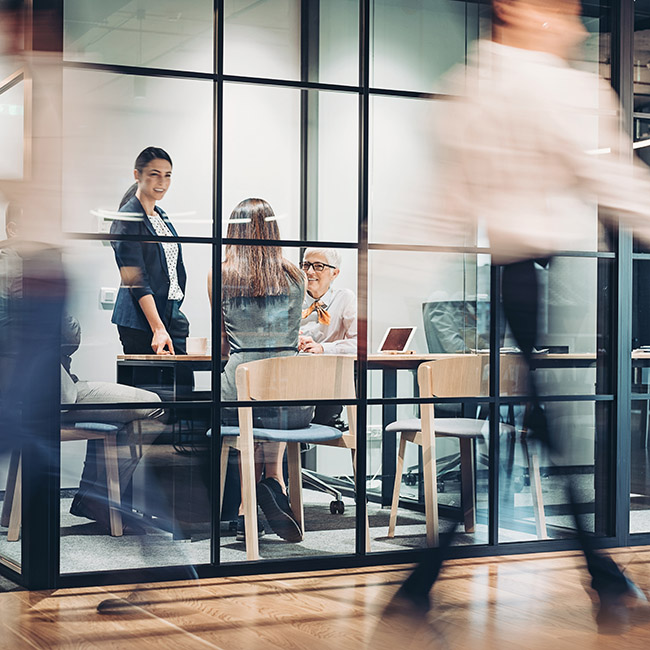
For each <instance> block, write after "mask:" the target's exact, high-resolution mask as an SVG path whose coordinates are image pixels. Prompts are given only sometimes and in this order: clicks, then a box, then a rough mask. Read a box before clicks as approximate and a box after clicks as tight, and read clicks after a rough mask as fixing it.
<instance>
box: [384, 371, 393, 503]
mask: <svg viewBox="0 0 650 650" xmlns="http://www.w3.org/2000/svg"><path fill="white" fill-rule="evenodd" d="M381 388H382V397H397V370H395V369H393V368H390V369H388V368H385V369H384V370H382V377H381ZM381 419H382V427H383V436H382V444H381V468H382V472H381V505H382V507H384V506H390V504H391V501H392V499H393V485H394V483H395V467H396V465H397V434H396V433H386V427H387V426H388V425H389V424H390V423H391V422H395V420H396V419H397V406H396V405H395V404H384V405H383V406H382V416H381Z"/></svg>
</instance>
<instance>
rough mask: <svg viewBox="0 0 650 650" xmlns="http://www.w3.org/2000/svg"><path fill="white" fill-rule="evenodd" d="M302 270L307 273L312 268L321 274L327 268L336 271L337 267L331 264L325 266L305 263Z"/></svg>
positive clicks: (316, 263) (321, 263)
mask: <svg viewBox="0 0 650 650" xmlns="http://www.w3.org/2000/svg"><path fill="white" fill-rule="evenodd" d="M300 266H301V267H302V270H303V271H304V272H305V273H307V271H309V267H310V266H311V267H312V269H314V271H316V273H320V272H321V271H324V270H325V267H327V268H328V269H335V268H336V267H335V266H332V265H331V264H323V262H303V263H302V264H301V265H300Z"/></svg>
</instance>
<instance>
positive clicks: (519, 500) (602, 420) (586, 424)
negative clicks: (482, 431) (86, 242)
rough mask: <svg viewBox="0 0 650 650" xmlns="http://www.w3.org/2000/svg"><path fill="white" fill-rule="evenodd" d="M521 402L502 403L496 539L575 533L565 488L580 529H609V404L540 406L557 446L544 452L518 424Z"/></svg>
mask: <svg viewBox="0 0 650 650" xmlns="http://www.w3.org/2000/svg"><path fill="white" fill-rule="evenodd" d="M526 409H527V405H526V404H525V403H521V404H514V405H512V406H508V407H502V411H501V421H502V423H503V424H502V425H501V426H502V433H501V439H500V450H501V455H500V479H499V481H500V483H499V485H500V502H499V541H500V542H515V541H524V540H534V539H545V538H546V537H549V538H551V539H561V538H565V537H572V536H573V535H574V534H575V532H574V531H575V522H574V520H573V516H572V514H571V508H570V504H569V501H568V488H569V486H572V489H573V491H574V494H575V495H576V501H577V510H578V512H579V513H580V515H581V523H582V526H583V527H584V528H585V530H587V531H589V532H593V533H595V534H596V535H599V536H602V535H607V534H610V526H611V522H610V521H609V518H608V513H609V512H610V510H609V508H610V498H612V494H613V493H612V491H611V490H612V484H611V476H610V467H611V456H610V454H609V452H608V451H607V450H608V449H609V443H610V441H609V431H610V421H609V417H610V414H611V407H610V405H609V404H608V403H605V402H601V403H595V404H594V403H590V402H556V403H547V404H545V405H544V409H545V411H546V415H547V418H548V423H549V428H550V429H551V431H552V435H553V436H554V438H555V439H556V440H559V441H560V449H559V451H558V452H557V453H555V454H553V455H552V456H549V454H548V452H547V451H546V450H545V448H542V447H541V446H540V445H539V443H538V442H537V441H536V440H534V439H532V438H529V437H526V435H525V430H524V429H523V421H524V418H525V414H526Z"/></svg>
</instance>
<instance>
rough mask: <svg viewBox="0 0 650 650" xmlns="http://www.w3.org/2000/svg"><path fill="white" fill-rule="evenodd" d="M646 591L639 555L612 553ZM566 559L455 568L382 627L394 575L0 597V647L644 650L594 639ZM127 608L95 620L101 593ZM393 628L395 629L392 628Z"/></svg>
mask: <svg viewBox="0 0 650 650" xmlns="http://www.w3.org/2000/svg"><path fill="white" fill-rule="evenodd" d="M612 555H613V556H614V557H615V558H616V560H617V561H618V562H619V564H620V565H621V566H623V567H627V569H626V570H627V573H628V575H629V576H630V577H632V578H633V579H634V580H635V581H636V582H637V583H638V584H639V585H640V586H641V587H642V588H643V589H645V590H650V568H649V567H650V548H648V547H644V548H636V549H619V550H616V551H612ZM582 566H583V565H582V561H581V558H580V555H578V554H576V553H562V554H557V553H556V554H545V555H541V554H540V555H528V556H515V557H507V558H488V559H482V560H456V561H452V562H449V563H448V564H447V565H445V568H444V570H443V573H442V575H441V577H440V580H439V581H438V583H437V584H436V587H435V589H434V592H433V608H432V611H431V615H430V617H429V619H428V620H427V621H426V622H425V623H424V624H423V625H421V626H420V628H419V629H415V627H416V626H414V625H413V624H412V621H410V620H408V619H407V620H406V621H404V620H392V619H391V620H390V621H389V622H388V624H386V623H382V620H383V621H386V619H382V617H381V613H382V610H383V608H384V607H385V605H386V604H387V602H388V601H389V599H390V598H391V596H392V595H393V594H394V592H395V590H396V589H397V587H398V585H399V584H400V582H401V581H402V580H403V579H404V577H405V575H407V570H405V569H404V567H380V568H370V569H354V570H345V571H328V572H319V573H311V574H307V575H297V574H284V575H274V576H264V577H260V578H257V577H244V578H220V579H211V580H201V581H200V582H196V583H189V582H183V583H164V584H152V585H140V586H139V587H138V588H137V590H136V591H134V590H133V589H132V588H130V587H92V588H79V589H61V590H57V591H51V592H50V591H48V592H26V591H10V592H5V593H0V626H1V629H0V648H11V649H12V650H13V649H20V648H57V649H59V648H79V649H81V648H83V649H89V650H91V649H94V648H102V649H103V648H116V649H117V648H137V649H138V650H139V649H140V648H142V649H144V650H146V649H148V648H152V649H156V650H161V649H163V648H173V649H180V650H182V649H185V648H188V649H194V648H218V649H220V650H258V649H259V650H262V649H263V650H274V649H276V648H282V649H289V650H303V649H304V650H321V649H326V648H327V649H329V648H333V649H336V650H347V649H348V648H349V649H354V650H356V649H364V648H368V649H370V648H372V649H373V650H383V649H384V648H385V649H386V650H406V648H411V647H412V648H417V649H418V650H425V649H426V648H445V649H448V648H453V649H455V648H472V649H492V648H494V649H497V648H498V649H499V650H502V649H505V650H507V649H513V650H515V649H517V650H520V649H522V648H525V649H528V648H530V649H536V648H539V649H540V650H541V649H542V648H544V649H545V650H546V649H549V648H550V649H551V650H562V649H564V648H567V649H570V650H589V649H591V648H602V649H605V648H607V649H608V650H610V649H611V650H617V649H619V648H620V649H626V650H627V649H631V650H634V649H636V648H638V649H639V650H641V649H643V650H646V649H647V648H650V620H648V621H647V622H641V623H638V624H636V625H634V626H632V627H631V628H630V629H629V630H628V631H627V632H625V633H624V634H621V635H616V636H612V635H602V634H598V632H597V629H596V625H595V623H594V620H593V614H592V604H591V601H590V600H589V597H588V596H587V594H586V593H585V591H584V589H583V587H582V584H583V583H584V582H585V581H586V577H585V576H586V574H585V572H584V570H583V569H582ZM113 596H115V597H125V598H126V597H128V598H129V600H131V601H132V602H133V603H135V604H136V607H133V608H131V609H130V610H129V612H128V613H123V614H120V615H115V614H113V615H101V614H98V613H97V612H96V609H95V608H96V606H97V604H98V603H99V602H100V601H101V600H103V599H105V598H107V597H113ZM400 626H401V627H400Z"/></svg>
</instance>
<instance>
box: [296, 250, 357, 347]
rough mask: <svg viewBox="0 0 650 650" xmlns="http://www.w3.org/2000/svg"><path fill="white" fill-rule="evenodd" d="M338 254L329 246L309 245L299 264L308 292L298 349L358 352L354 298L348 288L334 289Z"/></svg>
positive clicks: (355, 302) (339, 262)
mask: <svg viewBox="0 0 650 650" xmlns="http://www.w3.org/2000/svg"><path fill="white" fill-rule="evenodd" d="M340 266H341V256H340V254H339V253H338V251H336V250H334V249H332V248H308V249H307V250H306V251H305V255H304V257H303V261H302V264H301V267H302V270H303V271H304V273H305V275H306V276H307V293H306V294H305V300H304V303H303V311H302V320H301V321H300V340H299V350H300V352H308V353H312V354H356V353H357V299H356V296H355V295H354V292H353V291H351V290H350V289H334V288H332V283H333V282H334V280H335V278H336V277H337V276H338V274H339V273H340Z"/></svg>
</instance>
